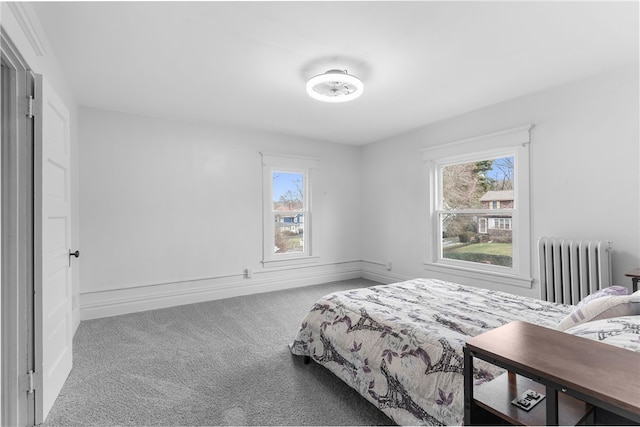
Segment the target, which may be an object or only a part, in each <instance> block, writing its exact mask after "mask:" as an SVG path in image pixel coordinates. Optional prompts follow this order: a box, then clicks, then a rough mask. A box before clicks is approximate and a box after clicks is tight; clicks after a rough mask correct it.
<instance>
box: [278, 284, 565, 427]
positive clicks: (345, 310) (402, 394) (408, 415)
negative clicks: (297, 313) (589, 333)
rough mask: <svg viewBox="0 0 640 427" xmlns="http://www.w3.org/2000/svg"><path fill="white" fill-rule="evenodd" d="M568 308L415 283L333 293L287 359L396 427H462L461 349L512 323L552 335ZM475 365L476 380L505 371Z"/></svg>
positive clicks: (312, 316)
mask: <svg viewBox="0 0 640 427" xmlns="http://www.w3.org/2000/svg"><path fill="white" fill-rule="evenodd" d="M571 308H572V306H568V305H562V304H556V303H550V302H546V301H541V300H537V299H532V298H526V297H521V296H516V295H512V294H508V293H504V292H498V291H491V290H487V289H480V288H475V287H469V286H463V285H459V284H454V283H449V282H444V281H440V280H434V279H414V280H409V281H406V282H400V283H395V284H391V285H380V286H373V287H370V288H362V289H354V290H350V291H343V292H335V293H332V294H329V295H326V296H324V297H323V298H321V299H319V300H318V301H317V302H316V303H315V304H314V306H313V307H312V308H311V311H310V312H309V313H308V314H307V316H306V317H305V319H304V320H303V322H302V325H301V327H300V330H299V332H298V334H297V336H296V337H295V339H294V341H293V343H292V344H291V346H290V347H291V352H292V353H293V354H295V355H299V356H310V357H311V358H312V359H313V360H315V361H316V362H317V363H320V364H321V365H323V366H325V367H326V368H328V369H329V370H330V371H331V372H333V373H334V374H335V375H337V376H338V377H339V378H341V379H342V380H343V381H345V382H346V383H347V384H348V385H350V386H351V387H353V388H354V389H355V390H357V391H358V392H359V393H360V394H362V395H363V396H364V397H365V398H367V399H368V400H369V401H370V402H371V403H373V404H374V405H375V406H376V407H378V408H379V409H380V410H382V411H383V412H384V413H385V414H387V415H388V416H389V417H390V418H391V419H392V420H393V421H394V422H396V423H397V424H400V425H461V424H462V422H463V400H464V391H463V383H464V380H463V375H462V364H463V354H462V348H463V346H464V343H465V340H466V338H467V337H470V336H475V335H478V334H481V333H483V332H486V331H488V330H490V329H493V328H496V327H498V326H501V325H503V324H506V323H509V322H511V321H513V320H523V321H526V322H530V323H535V324H538V325H541V326H546V327H550V328H554V327H555V326H556V325H557V324H558V323H559V322H560V320H562V319H563V318H564V317H565V316H566V315H567V314H568V313H569V312H570V311H571ZM480 362H481V361H478V362H477V363H476V364H474V365H476V366H475V368H474V378H475V379H476V381H477V382H478V383H481V382H485V381H489V380H491V379H493V378H494V377H495V376H497V375H499V374H500V373H501V372H502V370H501V369H500V368H497V367H495V366H492V365H489V364H484V365H483V364H481V363H480Z"/></svg>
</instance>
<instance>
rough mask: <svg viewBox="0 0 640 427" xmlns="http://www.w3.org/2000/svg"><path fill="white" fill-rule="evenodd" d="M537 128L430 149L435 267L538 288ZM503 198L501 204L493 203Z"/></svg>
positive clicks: (430, 264)
mask: <svg viewBox="0 0 640 427" xmlns="http://www.w3.org/2000/svg"><path fill="white" fill-rule="evenodd" d="M530 129H531V127H530V126H527V127H523V128H518V129H513V130H509V131H504V132H498V133H495V134H490V135H485V136H481V137H477V138H472V139H468V140H464V141H457V142H452V143H448V144H442V145H438V146H434V147H430V148H427V149H424V150H423V158H424V160H425V163H426V167H427V173H428V179H429V189H430V205H429V213H430V217H429V224H428V242H427V245H426V247H427V259H426V261H425V268H426V269H427V270H433V271H438V272H448V273H454V274H461V275H463V276H466V277H470V278H475V279H483V280H492V281H494V282H498V283H504V284H510V285H515V286H523V287H530V286H531V283H532V279H531V266H530V251H531V249H530V240H531V239H530V224H529V221H530V218H529V142H530V137H529V132H530ZM496 195H499V196H500V197H501V198H500V200H491V199H492V198H493V197H495V196H496ZM507 195H508V197H506V196H507ZM506 198H513V200H505V199H506ZM481 199H482V200H481ZM497 211H499V213H498V212H497Z"/></svg>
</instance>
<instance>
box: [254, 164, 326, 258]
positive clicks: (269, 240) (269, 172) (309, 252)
mask: <svg viewBox="0 0 640 427" xmlns="http://www.w3.org/2000/svg"><path fill="white" fill-rule="evenodd" d="M260 154H261V155H262V198H263V200H262V208H263V213H262V233H263V234H262V235H263V238H262V241H263V247H262V264H263V266H264V267H281V266H282V267H286V266H291V265H302V264H308V263H314V262H318V261H319V258H320V255H319V250H318V244H317V239H316V238H315V236H317V230H316V228H317V227H316V224H315V221H314V215H313V212H314V209H317V208H318V207H317V206H314V203H313V195H314V194H316V191H315V188H316V187H317V182H316V181H317V177H316V175H317V172H318V167H319V164H320V162H319V160H318V159H316V158H314V157H304V156H295V155H290V154H274V153H264V152H263V153H260ZM274 171H287V172H299V173H302V174H304V176H305V178H306V179H305V181H306V182H305V194H304V197H305V199H306V200H305V204H306V212H305V217H304V239H305V251H304V252H303V253H291V254H277V253H275V252H274V251H273V248H274V246H275V242H274V238H273V236H274V233H275V224H274V222H273V215H272V207H273V200H272V192H273V188H272V186H273V178H272V177H273V172H274Z"/></svg>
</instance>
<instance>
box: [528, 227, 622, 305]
mask: <svg viewBox="0 0 640 427" xmlns="http://www.w3.org/2000/svg"><path fill="white" fill-rule="evenodd" d="M538 261H539V264H540V298H541V299H543V300H545V301H552V302H559V303H564V304H577V303H578V301H580V300H581V299H582V298H584V297H585V296H587V295H589V294H590V293H592V292H593V291H596V290H598V289H602V288H606V287H608V286H610V285H611V242H609V241H603V240H575V239H565V238H560V237H541V238H540V239H539V240H538Z"/></svg>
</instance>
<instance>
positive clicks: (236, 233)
mask: <svg viewBox="0 0 640 427" xmlns="http://www.w3.org/2000/svg"><path fill="white" fill-rule="evenodd" d="M80 137H81V140H82V145H83V146H82V152H81V159H80V160H81V162H80V163H81V166H80V175H81V177H80V201H81V210H82V212H83V215H82V218H81V222H80V231H81V234H82V238H83V247H82V259H83V268H82V271H81V280H82V290H81V291H82V294H81V305H82V318H83V319H85V318H91V317H98V316H105V315H112V314H118V313H125V312H129V311H137V310H143V309H150V308H158V307H163V306H168V305H173V304H180V303H190V302H197V301H203V300H206V299H210V298H220V297H227V296H234V295H241V294H246V293H251V292H260V291H267V290H273V289H281V288H286V287H289V286H299V285H300V284H312V283H321V282H325V281H330V280H337V279H341V278H346V277H359V276H360V263H359V260H360V242H361V236H360V213H361V210H360V198H359V194H360V190H361V185H360V184H361V180H360V177H361V171H360V157H359V155H360V152H359V149H358V148H357V147H351V146H345V145H338V144H332V143H325V142H319V141H310V140H304V139H302V138H296V137H292V136H287V135H279V134H274V133H266V132H252V131H248V130H233V129H228V128H224V127H216V126H204V125H197V124H191V123H184V122H174V121H170V120H162V119H154V118H149V117H143V116H137V115H132V114H123V113H114V112H108V111H103V110H96V109H84V108H83V109H81V110H80ZM261 151H265V152H272V153H282V154H287V153H289V154H298V155H304V156H314V157H317V158H318V159H319V161H320V168H319V174H318V179H320V182H319V188H320V190H321V191H320V192H318V193H319V194H313V195H312V196H313V203H314V211H313V215H314V220H315V221H316V223H317V224H318V226H319V228H320V229H321V230H322V232H321V233H320V235H318V236H314V238H317V239H319V242H318V243H319V246H320V261H319V262H318V263H317V264H313V265H312V266H309V267H306V266H305V267H297V268H287V269H282V270H278V269H272V268H269V269H265V268H263V267H262V264H261V262H260V261H261V260H262V205H261V203H262V160H261V155H260V152H261ZM247 267H248V268H251V269H253V277H252V278H250V279H247V278H243V277H242V273H243V271H244V269H245V268H247Z"/></svg>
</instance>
